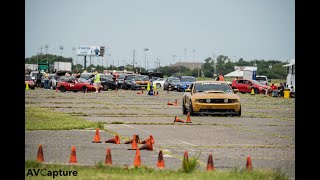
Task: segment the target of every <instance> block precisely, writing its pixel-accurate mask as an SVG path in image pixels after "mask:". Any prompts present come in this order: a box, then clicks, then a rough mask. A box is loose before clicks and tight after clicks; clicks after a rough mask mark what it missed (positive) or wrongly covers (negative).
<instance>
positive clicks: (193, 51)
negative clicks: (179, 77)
mask: <svg viewBox="0 0 320 180" xmlns="http://www.w3.org/2000/svg"><path fill="white" fill-rule="evenodd" d="M195 52H196V50H195V49H193V50H192V54H193V62H195V61H196V60H195V55H194V53H195Z"/></svg>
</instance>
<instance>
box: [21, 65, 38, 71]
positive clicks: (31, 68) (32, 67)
mask: <svg viewBox="0 0 320 180" xmlns="http://www.w3.org/2000/svg"><path fill="white" fill-rule="evenodd" d="M24 69H25V70H27V69H29V70H32V71H37V70H38V65H37V64H24Z"/></svg>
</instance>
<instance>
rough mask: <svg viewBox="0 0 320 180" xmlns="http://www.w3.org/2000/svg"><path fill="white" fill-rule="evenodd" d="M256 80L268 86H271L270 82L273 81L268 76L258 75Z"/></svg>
mask: <svg viewBox="0 0 320 180" xmlns="http://www.w3.org/2000/svg"><path fill="white" fill-rule="evenodd" d="M256 81H258V82H259V83H260V84H262V85H266V86H269V82H271V80H268V77H267V76H256Z"/></svg>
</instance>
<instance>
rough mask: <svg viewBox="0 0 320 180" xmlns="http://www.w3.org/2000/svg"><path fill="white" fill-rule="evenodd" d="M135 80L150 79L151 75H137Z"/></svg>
mask: <svg viewBox="0 0 320 180" xmlns="http://www.w3.org/2000/svg"><path fill="white" fill-rule="evenodd" d="M134 80H136V81H149V77H148V76H135V77H134Z"/></svg>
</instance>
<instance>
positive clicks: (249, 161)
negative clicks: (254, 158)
mask: <svg viewBox="0 0 320 180" xmlns="http://www.w3.org/2000/svg"><path fill="white" fill-rule="evenodd" d="M246 169H247V170H249V171H250V170H252V163H251V157H250V156H248V157H247V163H246Z"/></svg>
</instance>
